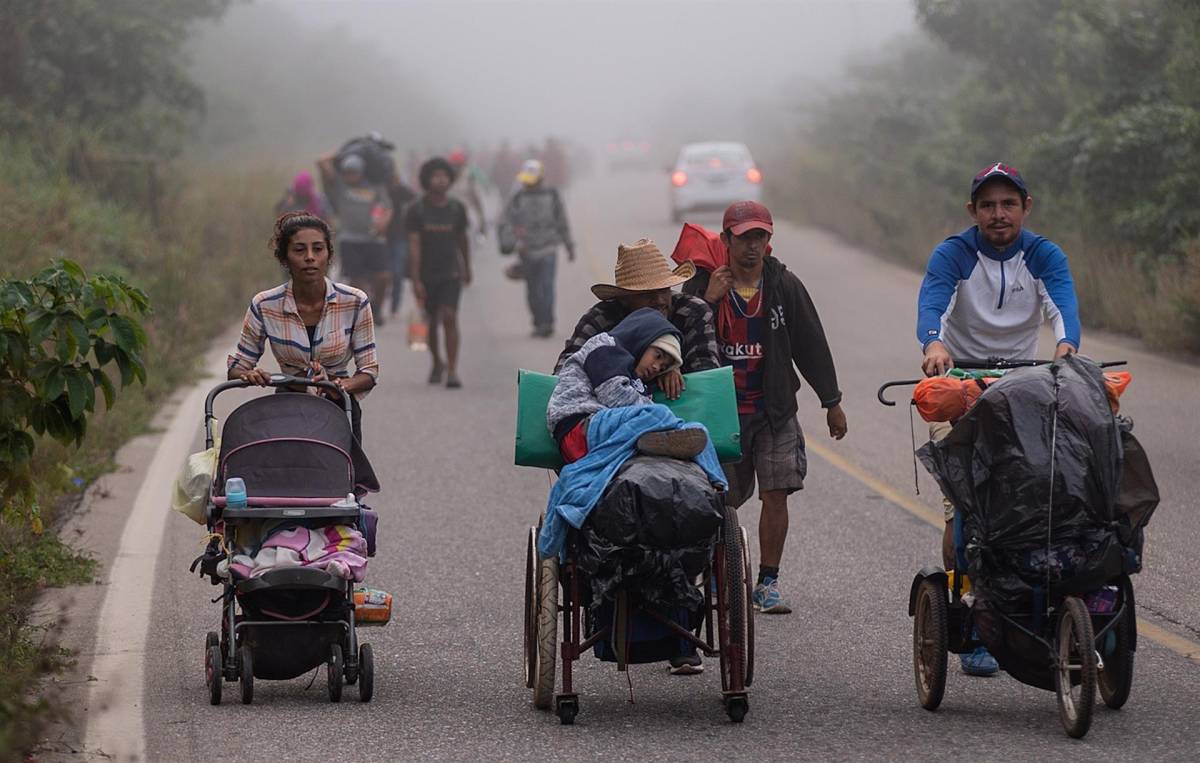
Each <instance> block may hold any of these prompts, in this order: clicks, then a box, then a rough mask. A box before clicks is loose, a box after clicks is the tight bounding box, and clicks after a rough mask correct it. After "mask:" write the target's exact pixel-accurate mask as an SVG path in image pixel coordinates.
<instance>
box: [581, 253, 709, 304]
mask: <svg viewBox="0 0 1200 763" xmlns="http://www.w3.org/2000/svg"><path fill="white" fill-rule="evenodd" d="M695 273H696V266H695V265H693V264H692V263H690V262H685V263H683V264H682V265H680V266H679V267H677V268H675V269H674V270H672V269H671V266H670V264H669V263H668V262H667V258H666V257H665V256H664V255H663V253H662V252H661V251H659V248H658V245H657V244H655V243H654V242H653V241H651V240H650V239H648V238H643V239H639V240H638V241H635V242H634V243H632V244H621V245H620V246H618V247H617V267H616V270H615V272H614V273H613V275H614V277H615V280H616V283H615V284H607V283H598V284H596V285H595V286H593V287H592V294H595V295H596V297H597V298H599V299H613V298H614V297H623V296H625V295H627V294H632V293H634V292H639V291H657V290H659V289H669V288H671V287H672V286H678V285H679V284H681V283H683V282H684V281H686V280H688V279H689V278H691V277H692V276H693V275H695Z"/></svg>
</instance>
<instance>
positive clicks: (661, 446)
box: [637, 428, 708, 460]
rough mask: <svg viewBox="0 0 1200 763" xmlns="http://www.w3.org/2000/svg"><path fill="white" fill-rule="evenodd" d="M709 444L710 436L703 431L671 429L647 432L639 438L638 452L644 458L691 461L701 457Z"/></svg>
mask: <svg viewBox="0 0 1200 763" xmlns="http://www.w3.org/2000/svg"><path fill="white" fill-rule="evenodd" d="M707 444H708V435H706V434H705V433H704V430H703V429H696V428H688V429H670V430H667V431H665V432H647V433H646V434H644V435H642V436H641V437H639V438H638V441H637V449H638V452H639V453H641V454H642V455H644V456H666V457H667V458H681V459H684V460H690V459H693V458H695V457H696V456H698V455H700V452H701V451H702V450H704V446H705V445H707Z"/></svg>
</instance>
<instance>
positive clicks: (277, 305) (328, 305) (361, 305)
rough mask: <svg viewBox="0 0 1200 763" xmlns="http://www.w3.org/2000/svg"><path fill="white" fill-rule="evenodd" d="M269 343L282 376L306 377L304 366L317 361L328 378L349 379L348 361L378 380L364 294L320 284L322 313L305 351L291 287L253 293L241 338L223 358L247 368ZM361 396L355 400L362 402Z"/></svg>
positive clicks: (305, 335) (231, 366)
mask: <svg viewBox="0 0 1200 763" xmlns="http://www.w3.org/2000/svg"><path fill="white" fill-rule="evenodd" d="M268 340H269V341H270V342H271V353H272V354H273V355H274V356H275V360H276V361H277V362H278V363H279V368H280V370H282V371H283V372H284V373H287V374H292V375H294V376H307V375H308V364H309V362H310V361H312V360H315V361H317V362H319V363H320V364H321V365H322V366H323V367H324V368H325V371H326V372H327V373H328V374H329V375H330V376H340V377H343V378H346V377H349V376H350V369H349V366H350V361H351V360H352V359H353V361H354V368H355V371H356V372H359V373H365V374H369V375H370V376H371V377H372V378H374V379H378V378H379V361H378V359H377V358H376V357H375V321H374V320H373V319H372V317H371V303H370V302H368V301H367V295H366V294H364V293H363V292H361V291H359V290H358V289H355V288H353V287H350V286H346V285H345V284H340V283H334V282H333V281H330V280H329V279H328V278H326V279H325V309H324V310H323V311H322V312H321V319H320V320H319V321H318V322H317V331H316V340H315V341H314V342H312V346H309V341H308V330H307V329H306V328H305V327H304V319H302V318H301V317H300V311H299V310H297V309H296V298H295V297H294V296H293V295H292V282H291V281H288V282H287V283H285V284H282V285H280V286H276V287H275V288H274V289H268V290H266V291H262V292H259V293H258V294H255V295H254V299H252V300H250V309H249V310H247V311H246V320H245V322H244V323H243V324H242V336H241V338H240V339H239V340H238V343H237V349H236V350H235V351H234V353H233V354H232V355H230V356H229V363H228V365H229V369H230V370H233V369H234V368H244V369H246V370H250V369H253V368H254V367H255V366H256V365H257V364H258V360H259V358H261V357H262V355H263V350H264V345H265V344H266V342H267V341H268ZM365 394H366V393H365V392H361V393H359V394H358V395H356V397H359V398H361V397H363V395H365Z"/></svg>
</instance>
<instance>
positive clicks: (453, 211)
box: [404, 156, 471, 389]
mask: <svg viewBox="0 0 1200 763" xmlns="http://www.w3.org/2000/svg"><path fill="white" fill-rule="evenodd" d="M419 180H420V183H421V189H422V190H423V191H424V192H425V194H424V196H422V197H421V198H420V199H418V200H417V201H414V202H413V203H412V204H410V205H409V207H408V211H407V213H406V214H405V224H404V227H405V230H407V231H408V272H409V277H410V278H411V279H412V284H413V293H414V294H415V295H416V297H417V301H418V302H419V303H420V304H421V306H422V307H423V308H424V309H425V314H426V315H427V316H428V317H429V353H430V355H432V356H433V368H432V369H430V371H429V383H430V384H440V383H441V382H442V378H443V376H444V377H445V380H446V386H447V387H448V388H450V389H456V388H458V387H461V386H462V382H461V381H460V380H459V376H458V349H459V327H458V302H459V297H460V296H461V294H462V287H464V286H466V285H468V284H470V283H471V244H470V241H469V240H468V237H467V209H466V207H464V206H463V204H462V202H460V201H459V200H458V199H455V198H452V197H450V196H449V195H448V192H449V190H450V185H451V184H452V183H453V182H454V168H453V167H452V166H451V165H450V162H448V161H446V160H445V159H444V158H442V157H440V156H439V157H434V158H433V159H430V160H429V161H427V162H425V163H424V164H422V165H421V171H420V175H419ZM439 334H441V335H442V336H444V337H445V350H446V357H445V362H443V360H442V354H441V348H440V347H439V346H438V336H439Z"/></svg>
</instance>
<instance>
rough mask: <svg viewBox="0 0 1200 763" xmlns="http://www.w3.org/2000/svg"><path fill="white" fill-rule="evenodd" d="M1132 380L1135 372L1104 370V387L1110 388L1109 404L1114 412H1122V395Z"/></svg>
mask: <svg viewBox="0 0 1200 763" xmlns="http://www.w3.org/2000/svg"><path fill="white" fill-rule="evenodd" d="M1131 381H1133V374H1131V373H1129V372H1128V371H1105V372H1104V387H1105V389H1106V390H1108V405H1109V407H1110V408H1112V412H1113V413H1120V412H1121V395H1123V394H1124V393H1125V388H1126V387H1128V386H1129V382H1131Z"/></svg>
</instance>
